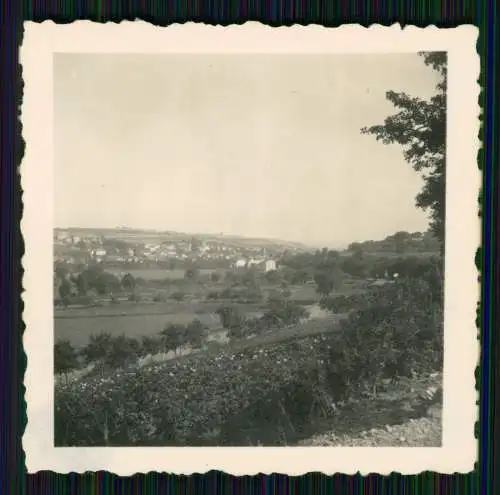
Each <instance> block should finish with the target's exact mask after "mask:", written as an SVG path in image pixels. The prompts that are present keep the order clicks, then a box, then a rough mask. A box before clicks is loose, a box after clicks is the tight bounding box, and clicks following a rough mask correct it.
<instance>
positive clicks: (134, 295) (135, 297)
mask: <svg viewBox="0 0 500 495" xmlns="http://www.w3.org/2000/svg"><path fill="white" fill-rule="evenodd" d="M128 300H129V301H131V302H135V303H138V302H140V301H141V300H142V297H141V295H140V294H137V292H132V294H130V295H129V296H128Z"/></svg>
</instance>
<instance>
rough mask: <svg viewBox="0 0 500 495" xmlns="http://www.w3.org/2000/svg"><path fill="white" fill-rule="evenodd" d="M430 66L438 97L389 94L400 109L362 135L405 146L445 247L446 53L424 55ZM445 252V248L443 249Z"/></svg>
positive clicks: (420, 198) (420, 199) (421, 202)
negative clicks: (421, 183) (419, 176)
mask: <svg viewBox="0 0 500 495" xmlns="http://www.w3.org/2000/svg"><path fill="white" fill-rule="evenodd" d="M421 56H422V57H423V59H424V63H425V64H426V65H429V66H431V67H432V68H433V69H434V70H435V71H436V72H437V73H438V75H439V82H438V83H437V85H436V91H437V92H436V94H435V95H434V96H433V97H432V98H431V99H430V100H423V99H421V98H416V97H412V96H409V95H407V94H406V93H398V92H396V91H388V92H387V93H386V98H387V99H388V100H389V101H390V102H391V103H392V104H393V105H394V106H395V107H396V108H397V109H398V112H397V113H396V114H394V115H390V116H388V117H387V118H386V119H385V121H384V123H383V124H382V125H375V126H372V127H364V128H363V129H362V130H361V132H362V133H364V134H373V135H375V137H376V138H377V140H379V141H382V142H383V143H384V144H393V143H397V144H400V145H401V146H403V153H404V157H405V160H406V161H407V162H408V163H409V164H411V165H412V167H413V168H414V170H415V171H416V172H420V173H421V175H422V177H423V179H424V186H423V188H422V190H421V191H420V193H419V194H418V195H417V197H416V204H417V206H418V207H419V208H421V209H423V210H427V211H429V212H430V216H431V230H432V232H433V233H434V235H435V236H436V237H437V238H438V239H439V240H440V241H441V244H442V245H443V244H444V234H445V232H444V218H445V167H446V91H447V54H446V52H424V53H421ZM441 249H443V247H441Z"/></svg>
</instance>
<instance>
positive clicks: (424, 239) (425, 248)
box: [347, 231, 440, 254]
mask: <svg viewBox="0 0 500 495" xmlns="http://www.w3.org/2000/svg"><path fill="white" fill-rule="evenodd" d="M439 247H440V245H439V241H438V240H437V239H436V238H435V237H434V236H433V235H432V234H431V233H429V232H414V233H409V232H405V231H400V232H396V233H395V234H393V235H389V236H387V237H386V238H385V239H383V240H381V241H365V242H353V243H352V244H349V247H348V248H347V251H348V252H351V253H353V252H356V251H363V252H364V253H398V254H404V253H408V254H409V253H438V252H439Z"/></svg>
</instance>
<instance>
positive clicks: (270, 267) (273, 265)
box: [265, 260, 276, 272]
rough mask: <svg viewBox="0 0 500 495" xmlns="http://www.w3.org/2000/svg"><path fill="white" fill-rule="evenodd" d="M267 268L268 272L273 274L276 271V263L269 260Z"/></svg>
mask: <svg viewBox="0 0 500 495" xmlns="http://www.w3.org/2000/svg"><path fill="white" fill-rule="evenodd" d="M265 267H266V272H272V271H274V270H276V261H274V260H267V261H266V264H265Z"/></svg>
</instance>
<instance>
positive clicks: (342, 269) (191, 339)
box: [25, 26, 479, 472]
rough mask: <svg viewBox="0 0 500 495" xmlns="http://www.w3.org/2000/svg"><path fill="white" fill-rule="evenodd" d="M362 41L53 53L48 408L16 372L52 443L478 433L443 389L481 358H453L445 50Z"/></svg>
mask: <svg viewBox="0 0 500 495" xmlns="http://www.w3.org/2000/svg"><path fill="white" fill-rule="evenodd" d="M103 27H104V26H103ZM143 27H144V26H143ZM223 31H224V30H222V31H219V33H221V32H223ZM367 31H368V30H367ZM382 31H384V29H382ZM66 32H68V31H66ZM384 32H386V31H384ZM399 32H400V31H399ZM410 34H411V33H410ZM469 38H471V37H470V36H469ZM368 44H369V43H368ZM428 45H429V46H430V45H431V44H428ZM366 46H368V45H367V44H366V43H365V48H364V50H361V49H360V50H358V51H353V50H345V51H341V50H336V51H330V52H328V51H324V50H323V51H321V50H318V51H317V52H314V51H309V52H307V51H302V52H301V51H297V52H293V51H289V52H285V51H284V50H276V51H272V50H270V51H267V52H266V51H264V50H261V51H258V50H256V51H254V52H252V51H250V50H242V51H241V52H237V51H236V50H233V51H231V50H229V51H226V52H224V51H222V50H220V51H217V50H215V49H214V50H212V51H210V50H208V49H207V50H196V49H193V50H191V51H182V50H179V51H177V52H176V51H175V50H173V49H172V50H171V51H164V52H155V51H150V52H147V51H145V50H143V51H137V50H135V51H134V50H130V51H127V50H126V49H121V50H112V49H109V50H104V49H103V50H101V51H97V50H91V49H88V50H85V49H80V50H76V49H75V50H73V49H71V48H68V49H65V50H59V51H58V50H54V53H52V54H51V61H52V63H51V66H50V74H49V72H48V71H45V72H44V73H46V74H47V76H46V81H47V87H49V86H50V91H51V98H50V101H49V102H48V103H47V104H46V107H45V108H48V109H49V110H48V111H49V115H50V121H51V124H50V131H46V134H43V133H44V131H43V130H41V133H42V138H43V139H45V140H46V141H47V142H49V141H50V143H51V152H50V154H48V155H47V161H50V163H51V165H50V167H51V169H50V170H51V171H52V172H51V174H49V176H48V177H47V181H51V185H50V186H48V187H49V188H48V189H46V194H50V196H51V201H52V203H51V206H50V207H47V208H46V209H45V210H43V208H42V210H43V211H46V212H48V215H49V216H51V220H50V222H47V223H46V225H48V226H49V228H50V231H49V228H46V229H45V230H44V234H43V235H41V234H40V235H41V237H40V244H39V245H40V246H41V245H42V244H43V243H46V244H47V247H46V248H40V249H41V250H40V251H39V252H38V254H39V255H40V256H41V253H42V251H43V253H48V254H49V256H51V258H50V260H49V259H47V260H46V261H44V263H45V264H44V267H45V268H44V269H43V276H44V277H45V279H44V280H45V281H46V282H45V285H44V287H45V288H47V289H48V292H49V293H45V294H44V296H43V297H44V299H43V304H45V305H48V306H50V307H47V311H48V312H49V315H50V316H49V317H48V318H49V319H48V320H44V321H50V322H51V324H50V325H45V326H48V327H50V328H48V329H47V331H45V330H44V332H45V333H44V334H45V335H46V336H47V337H46V338H45V340H42V339H40V340H39V341H38V342H42V344H39V346H41V345H44V346H47V345H48V343H50V346H49V347H47V350H46V351H43V352H44V354H43V356H45V357H44V358H43V359H42V357H41V355H39V356H38V358H37V357H33V360H32V361H31V364H30V366H31V367H32V368H31V369H32V375H31V376H32V378H31V379H32V380H33V379H34V378H33V373H34V371H33V370H34V367H35V366H38V363H40V366H41V363H42V361H43V363H44V364H43V366H44V367H46V370H48V371H44V373H45V374H44V375H43V376H45V377H46V379H47V383H45V386H47V387H50V391H48V392H47V393H48V394H49V400H48V402H46V403H44V402H43V401H42V399H41V398H38V399H36V401H34V399H29V397H30V393H31V394H33V392H30V390H33V387H30V386H28V387H27V397H28V399H27V400H28V402H29V401H30V400H31V401H32V404H33V403H34V402H36V404H37V406H36V407H37V408H38V409H36V410H37V411H42V409H43V408H46V407H48V408H49V409H50V415H51V416H48V415H47V413H44V414H45V416H43V417H45V418H51V421H50V424H51V425H52V426H51V427H50V428H51V429H50V439H49V441H50V443H51V448H54V449H55V450H56V451H57V449H61V448H62V449H64V448H67V447H71V448H75V447H77V448H87V447H92V448H95V447H104V448H107V449H109V450H106V449H105V450H102V449H97V451H99V452H101V453H102V452H106V451H107V452H112V451H116V452H118V450H119V448H121V447H127V448H130V447H136V448H140V447H157V448H164V447H246V448H247V449H248V448H254V447H289V448H291V449H285V450H284V451H287V452H288V451H289V450H290V451H293V450H294V449H297V450H299V451H301V452H302V450H303V449H301V448H313V447H337V448H339V447H340V448H342V447H365V448H366V447H371V448H380V447H392V448H393V452H394V453H395V456H398V455H399V454H397V452H398V451H401V452H402V454H401V456H404V455H407V454H403V452H407V451H408V450H409V451H410V452H411V451H412V449H414V451H415V452H417V451H419V452H420V451H421V455H422V458H421V459H422V462H423V460H425V458H426V457H425V455H424V452H425V450H422V449H425V448H431V449H437V450H439V449H442V448H443V447H444V446H445V437H446V435H445V433H444V431H445V430H446V428H448V430H447V431H448V436H447V437H446V438H447V440H446V442H447V445H448V446H451V445H452V442H453V440H451V441H450V438H452V437H451V436H450V435H453V434H454V433H453V432H454V431H455V432H456V431H457V429H456V427H451V429H450V427H447V426H446V421H447V420H446V419H445V418H450V417H451V416H452V415H453V414H456V419H457V421H462V424H463V423H464V422H465V424H467V421H469V423H470V427H471V431H470V432H469V434H467V433H464V435H465V436H466V437H467V438H470V437H472V439H473V417H469V416H470V411H471V408H470V407H467V403H466V407H464V409H462V410H461V412H460V411H459V412H456V411H457V409H456V408H455V405H456V404H457V400H459V399H450V400H448V401H447V399H446V395H447V393H449V394H450V396H451V395H452V394H453V393H455V398H456V397H459V398H460V397H464V395H463V394H465V393H467V394H469V395H468V397H469V402H468V404H472V403H473V400H474V398H470V393H471V392H472V393H473V384H474V375H473V373H474V365H473V363H474V360H475V354H472V358H467V357H466V356H465V354H464V355H462V358H461V357H460V355H459V353H460V352H466V351H467V350H471V352H473V351H474V349H473V345H472V346H471V345H470V343H471V342H472V343H474V342H475V335H476V329H475V327H474V317H475V315H474V313H473V311H474V308H475V304H476V302H477V301H476V300H472V299H473V297H470V294H471V290H469V289H468V288H467V284H469V285H470V287H472V294H473V295H474V288H473V287H474V284H475V283H476V282H477V275H475V274H474V273H473V274H472V276H471V273H470V271H467V270H469V269H470V267H471V266H472V267H473V262H474V260H473V257H472V258H471V259H468V258H467V256H469V254H471V253H472V256H473V252H472V250H470V249H469V250H468V247H467V246H469V244H470V243H469V244H467V241H466V240H465V238H466V237H467V236H470V238H472V240H473V243H474V239H476V233H475V231H474V228H475V226H474V225H473V226H472V230H471V229H469V228H468V227H466V224H465V223H464V222H466V221H468V220H469V219H470V218H471V216H470V215H469V214H468V213H465V214H464V213H463V211H460V210H457V211H456V212H454V211H455V210H454V208H455V207H454V206H453V204H455V205H456V204H457V202H456V199H457V198H459V197H462V198H463V201H464V205H465V206H466V207H467V208H469V207H471V204H470V201H469V198H471V197H477V196H475V195H476V193H477V191H473V192H472V195H471V194H470V193H465V194H462V193H461V192H460V190H459V189H457V187H456V185H457V177H459V176H461V177H462V178H464V179H465V180H466V182H467V177H468V175H467V174H470V173H471V172H470V171H467V170H468V168H469V167H474V163H469V162H468V161H463V160H469V157H474V154H473V152H472V153H469V151H468V148H467V150H466V151H464V152H462V153H460V151H458V153H457V151H450V146H451V145H450V139H451V144H453V145H454V146H457V145H458V144H460V143H459V142H460V139H459V138H458V136H460V133H459V132H458V131H457V130H456V129H457V127H456V126H457V123H458V122H460V119H456V118H455V117H453V118H451V117H450V95H451V91H450V88H451V87H452V86H450V84H451V83H450V56H451V55H450V53H452V52H451V51H450V50H448V49H446V46H445V45H443V44H441V45H440V44H439V43H435V44H434V48H433V47H432V46H431V48H433V49H429V48H428V47H427V46H426V44H425V43H423V44H422V48H421V49H420V48H419V47H418V46H417V45H416V44H415V43H413V45H412V47H411V49H406V50H398V49H393V50H387V49H384V50H382V49H379V50H373V51H370V50H368V49H367V48H366ZM440 46H441V47H442V48H440ZM33 70H34V69H33ZM455 74H457V70H456V69H455ZM472 74H473V75H474V71H472ZM40 77H41V76H40ZM44 77H45V76H44ZM464 80H466V81H468V80H470V77H469V79H467V78H464ZM49 81H50V85H49ZM457 88H458V86H455V91H457ZM33 94H34V93H33ZM28 95H29V93H28ZM471 97H476V100H475V102H474V101H473V105H472V108H474V104H477V95H474V94H471ZM461 98H462V99H467V98H465V97H464V96H463V95H462V96H461ZM454 101H457V99H456V97H455V100H454ZM49 105H50V107H49ZM455 115H456V114H455ZM471 125H472V128H473V129H475V127H474V122H473V120H471ZM28 130H29V126H28ZM467 132H468V131H467ZM45 136H46V137H45ZM476 136H477V134H476ZM474 137H475V136H472V137H471V136H470V135H469V134H467V135H466V136H465V140H464V142H465V141H467V140H470V142H471V143H472V139H473V138H474ZM27 143H28V146H27V156H28V157H29V156H30V155H29V153H30V148H29V143H30V141H29V140H27ZM32 149H35V146H34V147H33V148H32ZM471 149H472V151H474V146H472V145H471ZM450 156H451V157H452V158H450ZM32 159H33V158H32ZM461 160H462V161H461ZM40 163H41V162H40ZM464 170H465V172H464ZM476 172H477V170H472V173H476ZM469 176H470V175H469ZM466 185H467V184H466ZM469 186H474V187H475V186H476V183H475V182H474V181H472V180H470V181H469ZM453 190H454V191H455V192H453ZM450 198H451V199H450ZM453 198H454V201H455V202H454V203H453V204H452V203H451V201H452V200H453ZM467 201H469V203H467ZM458 203H460V201H458ZM27 204H28V205H29V204H30V203H29V195H27ZM31 204H32V207H33V206H34V204H35V203H34V202H33V200H32V203H31ZM464 205H462V206H464ZM28 207H29V206H28ZM459 207H460V205H459V206H458V207H457V208H459ZM472 207H475V206H474V205H472ZM42 210H40V213H39V215H40V216H39V218H40V219H41V218H42V215H43V213H42ZM452 211H453V212H454V213H453V212H452ZM450 212H451V213H450ZM32 215H33V216H32V217H31V218H32V220H31V224H29V225H30V226H31V227H32V228H33V229H36V228H37V224H38V222H37V220H36V213H35V211H34V208H33V213H32ZM472 215H473V216H472V218H474V215H475V213H474V212H472ZM476 215H477V213H476ZM457 217H459V218H461V219H462V220H461V229H462V230H460V231H459V230H457V229H459V228H460V227H459V225H457V223H456V219H457ZM452 224H453V225H455V226H456V227H455V228H454V230H453V231H451V230H450V229H451V225H452ZM25 225H27V224H25ZM44 225H45V224H44ZM38 228H39V229H41V228H40V227H38ZM27 229H28V227H26V226H25V231H26V230H27ZM477 230H478V232H479V227H478V226H477ZM42 237H43V242H42ZM477 239H478V240H477V242H479V237H478V236H477ZM462 240H463V244H462ZM29 247H32V248H34V247H35V246H34V243H32V244H31V246H29ZM460 249H462V251H460ZM50 253H51V255H50ZM460 253H462V254H460ZM463 253H465V255H464V254H463ZM466 258H467V261H466V262H465V263H464V260H465V259H466ZM451 263H453V264H454V265H453V266H455V269H453V266H452V265H451ZM457 263H462V267H463V272H461V274H458V272H457V270H456V266H457V265H456V264H457ZM49 265H50V266H49ZM26 271H27V272H29V270H26ZM452 272H453V273H454V274H455V275H449V274H450V273H452ZM40 273H41V272H40ZM49 274H50V277H49ZM453 277H454V278H453ZM49 278H50V282H49ZM32 279H33V280H35V279H36V277H35V275H34V274H33V275H32ZM29 280H30V279H29V275H28V283H29ZM464 280H465V284H464V283H463V281H464ZM457 283H459V284H458V285H459V286H460V287H462V289H463V290H462V292H461V295H462V296H463V297H467V298H468V299H471V300H470V301H469V300H466V301H465V303H464V304H463V305H462V313H460V306H461V303H460V300H459V299H457V296H456V294H455V295H453V294H452V295H449V291H450V285H451V284H453V286H454V287H455V288H456V289H458V286H457ZM33 287H34V285H33ZM49 287H50V288H49ZM50 289H52V292H51V293H50ZM27 293H31V294H33V293H34V291H33V290H32V291H31V292H29V290H27ZM467 294H469V295H467ZM49 296H50V297H49ZM458 297H460V294H459V295H458ZM41 301H42V300H40V303H39V304H40V307H41V304H42V302H41ZM457 303H458V304H457ZM27 308H28V309H29V308H30V306H29V304H27ZM31 308H33V305H32V306H31ZM471 308H472V309H471ZM450 312H456V316H450ZM469 317H470V321H468V320H467V318H469ZM464 318H465V322H464ZM457 320H460V322H461V324H462V327H458V326H456V322H457ZM40 321H41V320H40ZM42 326H43V325H42ZM45 326H43V328H45ZM451 326H453V328H454V329H455V332H456V334H457V337H456V338H457V340H456V342H455V343H451V344H450V342H451V341H450V337H449V335H450V333H449V332H450V330H449V329H450V328H451ZM30 328H31V327H30V325H27V329H28V331H29V329H30ZM464 329H465V330H464ZM38 331H39V330H37V332H38ZM467 332H469V333H467ZM445 335H446V339H445ZM460 335H462V337H460ZM460 339H462V340H460ZM453 346H455V349H458V351H456V352H455V351H453V352H452V348H453ZM460 346H461V347H460ZM39 348H40V349H41V347H39ZM31 349H32V351H31V352H33V350H34V349H35V347H33V346H32V347H31ZM445 351H446V352H445ZM456 353H458V354H456ZM31 355H33V354H31ZM29 356H30V354H29V353H28V362H30V358H29ZM449 356H452V357H449ZM453 356H454V357H453ZM37 359H38V361H37ZM461 360H462V363H463V368H460V362H461ZM457 363H458V368H457V369H459V368H460V369H462V372H461V373H462V375H460V376H459V375H458V374H456V375H453V374H452V373H448V371H446V370H447V369H448V370H450V369H452V367H453V366H457ZM467 363H472V366H469V364H467ZM40 369H41V368H40ZM44 369H45V368H44ZM49 371H50V375H48V374H47V373H49ZM27 376H28V378H29V375H27ZM449 376H454V377H455V378H456V380H457V381H456V382H454V381H453V380H451V379H450V378H449ZM51 380H52V383H50V381H51ZM33 383H34V382H33ZM457 387H458V388H460V387H463V389H462V390H463V392H462V393H460V392H458V393H457V392H456V390H457ZM454 390H455V392H454ZM40 397H41V396H40ZM454 400H455V402H453V401H454ZM444 403H447V404H448V405H447V406H446V407H448V408H449V407H450V405H451V407H452V409H453V410H454V411H455V413H454V412H453V411H451V413H450V412H449V413H448V416H445V415H444ZM44 404H45V405H44ZM32 407H34V406H32ZM472 407H473V406H472ZM32 410H35V409H32ZM44 410H45V409H44ZM448 411H449V409H448ZM460 414H462V416H460ZM31 428H32V430H31V432H32V434H33V432H34V426H31ZM472 441H473V442H474V440H472ZM44 442H46V440H44ZM450 442H451V443H450ZM456 443H457V441H455V447H456ZM38 445H41V444H38ZM463 445H464V448H465V447H466V444H465V443H464V444H463ZM469 447H470V445H469V444H467V448H469ZM110 448H112V449H110ZM408 448H409V449H408ZM117 449H118V450H117ZM84 451H85V452H87V453H86V454H85V455H86V456H87V458H89V459H90V457H91V455H92V454H90V453H88V452H90V450H88V449H87V450H85V449H84ZM284 451H283V452H284ZM68 452H69V451H68ZM71 452H72V454H71V455H73V456H75V457H74V458H75V459H76V456H77V450H75V449H72V450H71ZM170 452H173V451H170ZM205 452H207V451H205ZM221 452H222V451H221ZM257 452H258V451H257ZM311 452H312V451H311ZM373 452H376V451H373ZM469 452H470V449H469ZM472 454H473V453H472ZM82 455H83V454H82ZM103 455H105V454H103ZM110 455H111V454H110ZM137 455H138V454H136V456H137ZM169 455H171V454H169ZM256 455H257V456H258V455H262V454H256ZM290 455H293V454H290ZM301 455H307V454H301ZM325 455H326V454H325ZM374 455H375V456H377V455H378V454H374ZM408 455H410V454H408ZM174 456H175V454H174ZM372 457H373V454H372ZM325 459H326V458H325ZM205 461H206V462H209V459H207V458H206V456H205ZM109 462H111V461H109ZM311 462H312V461H311ZM82 463H83V461H82V462H81V463H80V466H82ZM86 466H88V467H87V468H88V469H97V465H96V464H92V463H90V464H88V465H86ZM105 466H109V464H105ZM406 466H408V464H406ZM207 467H219V465H217V466H211V465H210V466H209V464H207ZM354 467H355V464H353V468H354ZM105 468H106V469H107V467H105ZM429 468H432V466H429ZM152 469H153V468H152ZM318 470H319V468H318ZM115 472H116V471H115Z"/></svg>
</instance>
